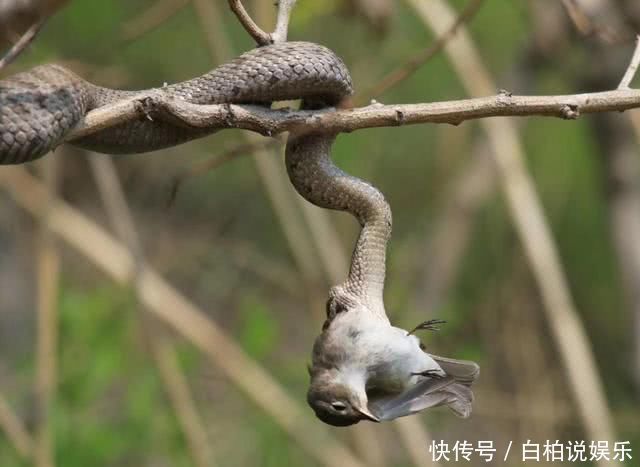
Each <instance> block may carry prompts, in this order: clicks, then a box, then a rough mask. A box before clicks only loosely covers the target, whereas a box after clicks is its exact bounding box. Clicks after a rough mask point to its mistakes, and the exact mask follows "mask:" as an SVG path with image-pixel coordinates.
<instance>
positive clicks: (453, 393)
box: [307, 306, 480, 426]
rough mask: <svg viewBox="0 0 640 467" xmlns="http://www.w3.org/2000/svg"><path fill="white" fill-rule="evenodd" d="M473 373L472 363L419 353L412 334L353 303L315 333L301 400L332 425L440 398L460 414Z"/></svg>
mask: <svg viewBox="0 0 640 467" xmlns="http://www.w3.org/2000/svg"><path fill="white" fill-rule="evenodd" d="M423 324H424V325H427V324H428V323H423ZM418 328H421V326H418ZM422 328H426V329H429V327H426V326H422ZM479 373H480V368H479V367H478V365H477V364H476V363H474V362H470V361H463V360H454V359H449V358H444V357H439V356H436V355H431V354H428V353H426V352H425V351H424V350H423V348H422V345H421V343H420V341H419V339H418V338H417V337H416V336H414V335H413V334H412V333H410V332H407V331H406V330H404V329H400V328H397V327H394V326H392V325H391V324H390V322H389V320H388V319H386V316H384V317H382V316H380V315H378V314H374V313H372V312H371V311H370V310H369V309H367V307H365V306H360V307H356V308H351V309H349V310H348V311H344V312H340V313H338V314H336V315H335V316H333V317H330V319H328V321H327V323H326V326H325V329H324V330H323V332H322V334H321V335H320V336H319V337H318V338H317V340H316V342H315V345H314V347H313V354H312V366H311V368H310V374H311V385H310V387H309V392H308V395H307V401H308V402H309V405H310V406H311V407H312V408H313V410H314V411H315V413H316V416H317V417H318V418H319V419H320V420H322V421H323V422H325V423H328V424H330V425H334V426H347V425H352V424H354V423H358V422H359V421H361V420H370V421H374V422H381V421H386V420H393V419H395V418H398V417H403V416H406V415H411V414H413V413H416V412H419V411H421V410H424V409H427V408H430V407H437V406H440V405H446V406H448V407H449V408H450V409H451V410H452V411H453V412H454V413H455V414H456V415H458V416H460V417H465V418H466V417H468V416H469V415H470V414H471V403H472V402H473V393H472V392H471V389H470V388H469V387H470V386H471V384H472V383H473V381H474V380H475V379H476V378H477V377H478V375H479Z"/></svg>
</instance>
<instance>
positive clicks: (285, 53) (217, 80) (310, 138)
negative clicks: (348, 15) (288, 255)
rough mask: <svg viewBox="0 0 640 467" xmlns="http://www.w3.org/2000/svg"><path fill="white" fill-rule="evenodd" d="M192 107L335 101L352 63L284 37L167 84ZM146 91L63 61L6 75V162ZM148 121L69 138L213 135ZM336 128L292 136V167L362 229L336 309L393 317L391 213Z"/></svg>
mask: <svg viewBox="0 0 640 467" xmlns="http://www.w3.org/2000/svg"><path fill="white" fill-rule="evenodd" d="M162 91H164V92H166V93H168V94H169V95H172V96H175V97H178V98H181V99H184V100H185V101H188V102H190V103H193V104H220V103H234V104H242V103H252V104H254V103H264V104H267V105H268V104H270V103H271V102H273V101H278V100H291V99H303V102H304V103H303V105H307V106H310V105H312V106H313V107H314V108H317V107H318V106H319V105H324V106H332V105H335V104H337V103H338V102H339V101H341V100H342V99H343V98H344V97H346V96H348V95H349V94H351V92H352V84H351V77H350V75H349V71H348V70H347V68H346V66H345V65H344V63H343V62H342V60H341V59H340V58H338V57H337V56H336V55H335V54H334V53H333V52H332V51H331V50H329V49H327V48H326V47H323V46H320V45H317V44H313V43H308V42H284V43H279V44H273V45H269V46H265V47H260V48H257V49H254V50H251V51H249V52H246V53H244V54H242V55H241V56H239V57H238V58H236V59H234V60H232V61H230V62H228V63H225V64H223V65H221V66H219V67H217V68H215V69H214V70H212V71H210V72H209V73H207V74H205V75H202V76H200V77H198V78H194V79H191V80H188V81H184V82H181V83H177V84H172V85H169V86H165V87H163V88H162ZM142 93H143V91H121V90H113V89H108V88H104V87H99V86H96V85H94V84H91V83H89V82H87V81H85V80H83V79H82V78H80V77H79V76H77V75H76V74H74V73H73V72H71V71H69V70H67V69H65V68H63V67H61V66H57V65H43V66H39V67H36V68H34V69H32V70H30V71H27V72H24V73H19V74H16V75H14V76H11V77H9V78H7V79H5V80H2V81H0V164H21V163H24V162H28V161H32V160H34V159H37V158H39V157H41V156H43V155H45V154H46V153H48V152H50V151H51V150H53V149H54V148H55V147H56V146H57V145H58V144H60V143H61V142H62V141H63V139H64V137H65V135H66V134H67V133H68V132H69V131H70V130H71V129H72V128H73V127H74V126H75V125H76V124H77V122H78V121H80V119H81V118H82V116H83V115H85V114H86V113H87V112H88V111H90V110H92V109H95V108H97V107H101V106H104V105H107V104H110V103H113V102H116V101H118V100H120V99H124V98H130V97H135V96H136V94H142ZM217 130H218V129H216V128H212V129H210V128H207V129H200V128H187V127H185V126H178V125H174V124H172V123H169V122H165V121H161V120H157V119H156V120H154V121H149V120H148V119H145V118H141V119H140V120H137V121H133V122H128V123H125V124H119V125H116V126H114V127H112V128H108V129H106V130H102V131H100V132H98V133H95V134H92V135H90V136H87V137H84V138H81V139H78V140H74V141H72V142H71V143H70V144H73V145H76V146H80V147H83V148H87V149H91V150H94V151H98V152H103V153H108V154H128V153H140V152H148V151H154V150H157V149H161V148H165V147H169V146H173V145H176V144H180V143H183V142H186V141H189V140H192V139H195V138H199V137H202V136H205V135H207V134H211V133H213V132H215V131H217ZM334 139H335V135H327V134H317V133H316V134H304V133H298V134H291V135H290V136H289V140H288V143H287V149H286V166H287V170H288V173H289V176H290V178H291V182H292V183H293V185H294V186H295V188H296V190H297V191H298V192H299V193H300V194H301V195H302V196H303V197H304V198H306V199H307V200H308V201H310V202H311V203H313V204H316V205H318V206H321V207H324V208H328V209H336V210H345V211H348V212H350V213H351V214H353V215H354V216H356V218H357V219H358V220H359V222H360V223H361V224H362V226H363V229H362V232H361V234H360V237H359V239H358V242H357V246H356V249H355V251H354V254H353V258H352V263H351V270H350V273H349V276H348V278H347V280H346V281H345V283H344V284H342V285H340V286H337V287H334V288H333V289H332V291H331V297H332V299H333V300H332V301H331V307H332V310H333V311H332V312H335V311H336V310H339V309H342V308H348V307H349V305H350V304H352V303H354V302H355V301H359V302H360V303H366V304H368V305H369V306H370V308H371V309H372V310H374V311H376V312H378V313H382V314H383V315H384V306H383V304H382V288H383V283H384V275H385V249H386V243H387V240H388V238H389V235H390V231H391V211H390V209H389V206H388V205H387V203H386V202H385V200H384V197H383V196H382V194H381V193H380V192H379V191H378V190H377V189H376V188H374V187H373V186H371V185H370V184H368V183H366V182H364V181H362V180H360V179H358V178H356V177H353V176H351V175H348V174H345V173H344V172H342V171H341V170H340V169H338V168H337V167H336V166H335V165H334V164H333V162H332V161H331V158H330V154H329V153H330V147H331V145H332V143H333V141H334Z"/></svg>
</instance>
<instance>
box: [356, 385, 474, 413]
mask: <svg viewBox="0 0 640 467" xmlns="http://www.w3.org/2000/svg"><path fill="white" fill-rule="evenodd" d="M472 402H473V393H472V392H471V389H469V388H468V387H467V386H466V385H464V384H462V383H458V382H457V381H456V380H455V378H454V377H452V376H447V377H445V378H425V379H423V380H421V381H419V382H418V383H417V384H416V385H414V386H412V387H411V388H409V389H407V390H406V391H404V392H403V393H402V394H400V395H399V396H395V397H393V396H391V397H390V396H387V397H383V398H380V399H376V400H373V401H370V403H369V410H370V411H371V412H372V413H373V414H374V415H375V416H376V417H378V418H379V419H380V420H393V419H395V418H399V417H404V416H407V415H411V414H414V413H416V412H420V411H422V410H425V409H428V408H430V407H438V406H440V405H447V406H448V407H449V408H450V409H451V410H452V411H453V412H454V413H455V414H456V415H458V416H460V417H463V418H466V417H468V416H469V415H471V404H472Z"/></svg>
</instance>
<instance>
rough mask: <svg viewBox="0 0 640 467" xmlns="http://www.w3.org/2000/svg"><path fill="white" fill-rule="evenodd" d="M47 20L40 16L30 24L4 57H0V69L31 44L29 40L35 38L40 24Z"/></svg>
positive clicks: (40, 26) (42, 24)
mask: <svg viewBox="0 0 640 467" xmlns="http://www.w3.org/2000/svg"><path fill="white" fill-rule="evenodd" d="M46 21H47V18H41V19H39V20H38V21H36V22H35V23H33V24H32V25H31V27H30V28H29V29H27V31H26V32H25V33H24V34H23V35H22V37H20V39H18V42H16V43H15V44H14V45H13V47H11V48H10V49H9V51H8V52H7V53H6V54H5V56H4V57H2V58H1V59H0V71H2V69H3V68H5V67H6V66H7V65H9V64H10V63H11V62H13V61H14V60H15V59H16V58H18V56H19V55H20V54H21V53H22V52H23V51H24V50H25V49H26V48H27V47H28V46H29V44H31V42H32V41H33V40H34V39H35V38H36V36H37V35H38V33H39V32H40V30H41V29H42V26H44V23H45V22H46Z"/></svg>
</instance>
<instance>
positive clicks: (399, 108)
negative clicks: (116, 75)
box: [66, 89, 640, 142]
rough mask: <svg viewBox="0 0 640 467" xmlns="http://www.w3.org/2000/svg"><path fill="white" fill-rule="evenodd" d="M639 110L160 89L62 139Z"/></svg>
mask: <svg viewBox="0 0 640 467" xmlns="http://www.w3.org/2000/svg"><path fill="white" fill-rule="evenodd" d="M638 107H640V90H635V89H617V90H613V91H604V92H594V93H585V94H570V95H560V96H514V95H511V94H509V93H507V92H502V93H501V94H498V95H495V96H489V97H479V98H474V99H463V100H456V101H443V102H431V103H420V104H396V105H382V104H374V105H369V106H367V107H359V108H355V109H348V110H337V111H336V110H330V109H325V110H319V111H302V110H301V111H292V110H289V109H277V110H271V109H268V108H265V107H260V106H251V105H230V104H216V105H197V104H191V103H188V102H185V101H182V100H180V99H176V98H172V97H170V96H168V95H166V94H165V93H163V92H162V91H161V90H154V91H151V92H149V93H148V94H146V95H144V96H143V97H136V98H131V99H126V100H122V101H118V102H116V103H115V104H111V105H108V106H104V107H101V108H99V109H96V110H92V111H91V112H89V113H88V114H87V115H86V116H85V117H84V120H82V121H81V122H80V123H79V124H78V126H77V127H76V128H75V129H74V130H73V131H72V132H71V133H69V135H68V136H67V137H66V141H69V142H72V141H73V140H75V139H78V138H81V137H84V136H88V135H91V134H93V133H96V132H98V131H100V130H102V129H105V128H108V127H111V126H113V125H115V124H118V123H124V122H127V121H131V120H136V119H139V118H157V119H160V120H166V121H171V122H173V123H175V124H178V125H182V126H187V127H193V128H210V129H211V131H212V132H214V131H216V130H219V129H221V128H225V127H226V128H240V129H245V130H251V131H254V132H257V133H260V134H262V135H264V136H273V135H276V134H278V133H282V132H284V131H291V130H294V129H295V130H296V131H326V132H336V133H349V132H351V131H355V130H360V129H364V128H375V127H393V126H402V125H415V124H419V123H449V124H452V125H458V124H460V123H462V122H464V121H466V120H476V119H480V118H487V117H527V116H534V115H536V116H543V117H558V118H562V119H569V120H573V119H576V118H578V117H579V116H580V114H587V113H598V112H612V111H617V112H622V111H625V110H628V109H633V108H638Z"/></svg>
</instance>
